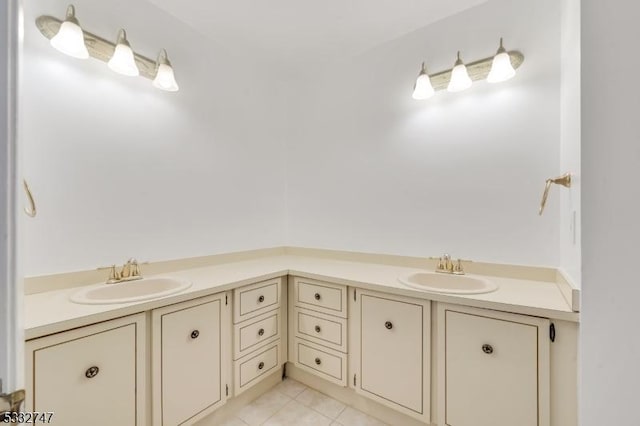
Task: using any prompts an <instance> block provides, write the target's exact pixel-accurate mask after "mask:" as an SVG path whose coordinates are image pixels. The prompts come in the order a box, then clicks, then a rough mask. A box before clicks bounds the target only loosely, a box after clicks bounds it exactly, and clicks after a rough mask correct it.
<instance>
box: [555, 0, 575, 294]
mask: <svg viewBox="0 0 640 426" xmlns="http://www.w3.org/2000/svg"><path fill="white" fill-rule="evenodd" d="M561 53H562V71H561V85H560V87H561V92H560V94H561V96H560V117H561V121H560V136H561V144H560V169H561V171H562V173H564V172H571V174H572V183H571V188H570V189H565V188H554V190H558V193H559V194H558V195H559V196H560V267H561V268H562V269H563V270H564V271H565V272H566V275H567V276H568V277H569V278H570V279H571V281H572V282H573V284H574V285H575V286H576V287H579V286H580V280H581V269H580V267H581V224H580V219H581V208H580V192H581V186H582V182H581V181H582V177H581V174H580V0H563V1H562V36H561Z"/></svg>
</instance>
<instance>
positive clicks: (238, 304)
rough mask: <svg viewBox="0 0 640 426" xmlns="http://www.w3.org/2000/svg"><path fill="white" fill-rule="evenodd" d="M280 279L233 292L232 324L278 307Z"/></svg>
mask: <svg viewBox="0 0 640 426" xmlns="http://www.w3.org/2000/svg"><path fill="white" fill-rule="evenodd" d="M281 281H282V280H281V279H280V278H277V279H274V280H269V281H262V282H259V283H256V284H251V285H248V286H245V287H241V288H237V289H235V290H234V296H233V300H234V302H233V303H234V310H233V311H234V314H233V315H234V316H233V318H234V323H238V322H240V321H244V320H246V319H249V318H253V317H255V316H258V315H260V314H263V313H265V312H267V311H271V310H273V309H276V308H278V307H280V287H281V285H280V284H281Z"/></svg>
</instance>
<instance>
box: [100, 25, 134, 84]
mask: <svg viewBox="0 0 640 426" xmlns="http://www.w3.org/2000/svg"><path fill="white" fill-rule="evenodd" d="M107 65H109V68H111V69H112V70H113V71H115V72H117V73H118V74H123V75H129V76H136V75H140V71H139V70H138V66H137V65H136V60H135V59H134V57H133V50H131V45H129V42H128V41H127V33H125V31H124V30H122V29H121V30H120V32H119V33H118V43H117V44H116V48H115V50H114V52H113V56H112V57H111V59H109V62H108V63H107Z"/></svg>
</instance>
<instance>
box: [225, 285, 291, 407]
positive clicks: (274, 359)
mask: <svg viewBox="0 0 640 426" xmlns="http://www.w3.org/2000/svg"><path fill="white" fill-rule="evenodd" d="M281 297H282V279H281V278H276V279H272V280H268V281H262V282H259V283H256V284H251V285H248V286H245V287H241V288H237V289H235V290H234V294H233V324H234V326H233V370H234V384H235V395H239V394H241V393H242V392H244V391H245V390H247V389H249V388H250V387H251V386H253V385H255V384H256V383H258V382H259V381H260V380H262V379H264V378H266V377H267V376H269V374H270V373H273V372H274V371H275V370H276V369H277V368H278V367H279V366H280V365H281V364H282V363H283V362H284V360H283V357H282V352H281V350H282V344H281V336H282V325H283V323H282V311H281V309H280V307H281Z"/></svg>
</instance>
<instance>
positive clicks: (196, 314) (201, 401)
mask: <svg viewBox="0 0 640 426" xmlns="http://www.w3.org/2000/svg"><path fill="white" fill-rule="evenodd" d="M151 318H152V349H153V351H152V356H151V365H152V407H153V410H152V411H153V413H152V418H153V425H157V426H160V425H162V426H175V425H187V424H193V423H195V422H196V421H197V420H199V419H201V418H203V417H205V416H206V415H208V414H210V413H211V412H213V411H214V410H215V409H217V408H218V407H220V406H221V405H223V404H224V403H225V402H226V399H227V390H226V388H227V383H228V378H227V370H228V368H227V365H229V362H230V361H229V356H228V352H229V350H228V349H229V347H230V343H231V338H230V333H229V331H230V327H231V325H230V324H231V323H230V319H231V308H230V304H229V295H228V294H226V293H220V294H216V295H213V296H207V297H201V298H198V299H194V300H190V301H187V302H183V303H178V304H175V305H170V306H165V307H163V308H159V309H154V310H153V311H151ZM112 424H115V423H112Z"/></svg>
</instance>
